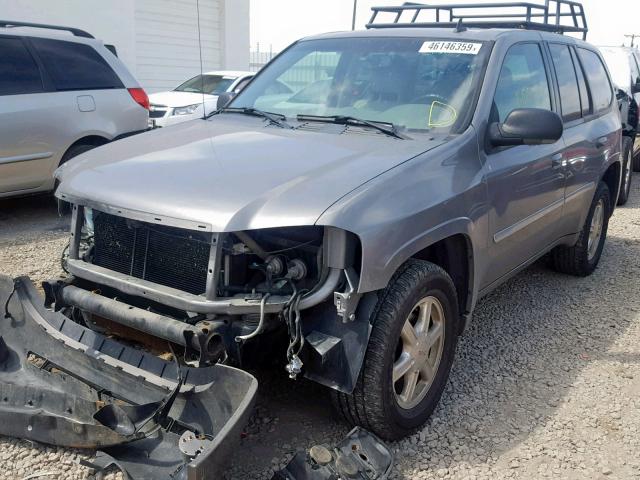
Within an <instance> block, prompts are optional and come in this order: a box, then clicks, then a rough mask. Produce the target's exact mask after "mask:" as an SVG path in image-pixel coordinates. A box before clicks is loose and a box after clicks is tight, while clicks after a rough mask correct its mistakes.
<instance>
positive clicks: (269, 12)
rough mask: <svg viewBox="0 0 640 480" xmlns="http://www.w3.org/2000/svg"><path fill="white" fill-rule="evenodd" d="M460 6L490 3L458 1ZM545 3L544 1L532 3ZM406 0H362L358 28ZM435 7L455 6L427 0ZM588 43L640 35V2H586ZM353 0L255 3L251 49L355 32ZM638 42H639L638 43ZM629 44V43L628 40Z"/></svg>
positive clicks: (619, 40) (261, 0) (276, 48)
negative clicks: (375, 12) (377, 9)
mask: <svg viewBox="0 0 640 480" xmlns="http://www.w3.org/2000/svg"><path fill="white" fill-rule="evenodd" d="M455 1H456V2H457V3H486V1H483V0H455ZM531 2H532V3H544V0H531ZM402 3H404V0H377V1H376V0H358V10H357V19H356V29H362V28H364V25H365V23H366V22H367V21H368V20H369V17H370V15H371V7H372V6H373V5H401V4H402ZM424 3H429V4H433V5H437V4H443V3H453V1H450V2H446V1H441V0H435V1H433V0H425V2H424ZM582 4H583V5H584V8H585V12H586V15H587V22H588V24H589V36H588V40H589V41H590V42H591V43H594V44H596V45H620V44H622V42H623V40H624V37H623V35H624V34H625V33H640V0H583V1H582ZM352 13H353V0H251V49H252V50H255V48H256V43H257V42H259V43H260V50H262V51H265V50H269V48H270V46H273V50H274V52H275V51H279V50H282V49H283V48H284V47H286V46H287V45H289V44H290V43H291V42H293V41H295V40H296V39H298V38H301V37H304V36H307V35H313V34H315V33H322V32H333V31H338V30H350V29H351V16H352ZM636 42H638V40H637V41H636ZM627 44H628V41H627Z"/></svg>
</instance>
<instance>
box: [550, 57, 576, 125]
mask: <svg viewBox="0 0 640 480" xmlns="http://www.w3.org/2000/svg"><path fill="white" fill-rule="evenodd" d="M549 48H550V49H551V58H552V59H553V65H554V67H555V70H556V75H557V77H558V85H559V86H560V105H561V106H562V118H563V119H564V120H565V121H571V120H576V119H578V118H580V117H581V116H582V113H581V111H582V108H581V106H580V93H579V91H578V79H577V77H576V71H575V66H574V65H573V60H572V59H571V52H570V51H569V47H568V46H567V45H550V46H549Z"/></svg>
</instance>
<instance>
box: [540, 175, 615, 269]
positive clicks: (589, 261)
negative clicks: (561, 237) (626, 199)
mask: <svg viewBox="0 0 640 480" xmlns="http://www.w3.org/2000/svg"><path fill="white" fill-rule="evenodd" d="M610 213H611V196H610V194H609V187H607V184H606V183H604V182H600V183H599V184H598V188H597V189H596V193H595V195H594V197H593V201H592V202H591V208H589V213H588V215H587V219H586V220H585V222H584V226H583V228H582V231H581V232H580V237H579V238H578V241H577V243H576V244H575V245H574V246H572V247H566V246H560V247H557V248H556V249H555V250H553V251H552V252H551V259H552V264H553V267H554V269H555V270H557V271H558V272H562V273H567V274H569V275H575V276H578V277H586V276H587V275H591V273H593V271H594V270H595V269H596V267H597V266H598V262H599V261H600V257H601V256H602V249H603V248H604V243H605V240H606V238H607V229H608V227H609V216H610ZM598 231H599V232H598Z"/></svg>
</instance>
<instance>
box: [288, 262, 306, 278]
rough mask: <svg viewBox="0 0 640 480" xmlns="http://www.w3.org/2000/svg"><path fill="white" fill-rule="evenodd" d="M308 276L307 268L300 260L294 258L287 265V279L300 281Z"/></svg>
mask: <svg viewBox="0 0 640 480" xmlns="http://www.w3.org/2000/svg"><path fill="white" fill-rule="evenodd" d="M306 276H307V266H306V265H305V263H304V262H303V261H302V260H300V259H299V258H294V259H293V260H291V261H290V262H289V263H287V278H290V279H291V280H295V281H300V280H303V279H304V278H305V277H306Z"/></svg>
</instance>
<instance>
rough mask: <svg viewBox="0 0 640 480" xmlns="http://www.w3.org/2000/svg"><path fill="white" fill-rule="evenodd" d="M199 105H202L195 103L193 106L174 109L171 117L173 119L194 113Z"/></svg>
mask: <svg viewBox="0 0 640 480" xmlns="http://www.w3.org/2000/svg"><path fill="white" fill-rule="evenodd" d="M200 105H202V104H200V103H196V104H195V105H187V106H186V107H178V108H174V109H173V113H172V114H171V115H172V116H174V117H175V116H178V115H191V114H192V113H195V111H196V110H198V107H200Z"/></svg>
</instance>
